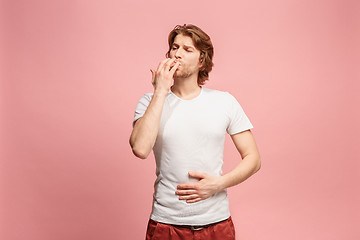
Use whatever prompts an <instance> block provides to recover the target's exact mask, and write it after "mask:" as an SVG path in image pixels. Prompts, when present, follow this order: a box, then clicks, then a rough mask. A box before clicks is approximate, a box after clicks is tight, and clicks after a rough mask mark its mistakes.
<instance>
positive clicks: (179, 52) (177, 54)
mask: <svg viewBox="0 0 360 240" xmlns="http://www.w3.org/2000/svg"><path fill="white" fill-rule="evenodd" d="M175 57H176V58H181V50H180V48H178V49H176V51H175Z"/></svg>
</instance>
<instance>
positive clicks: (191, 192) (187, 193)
mask: <svg viewBox="0 0 360 240" xmlns="http://www.w3.org/2000/svg"><path fill="white" fill-rule="evenodd" d="M194 193H196V190H178V191H176V192H175V194H176V195H181V196H182V195H190V194H194Z"/></svg>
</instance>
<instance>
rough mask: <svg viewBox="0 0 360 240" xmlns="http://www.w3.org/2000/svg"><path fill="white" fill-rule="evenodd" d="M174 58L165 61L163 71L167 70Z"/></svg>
mask: <svg viewBox="0 0 360 240" xmlns="http://www.w3.org/2000/svg"><path fill="white" fill-rule="evenodd" d="M175 60H176V58H170V60H169V61H167V62H166V63H165V65H164V67H163V70H164V71H165V72H169V70H170V66H171V64H172V63H173V62H174V61H175Z"/></svg>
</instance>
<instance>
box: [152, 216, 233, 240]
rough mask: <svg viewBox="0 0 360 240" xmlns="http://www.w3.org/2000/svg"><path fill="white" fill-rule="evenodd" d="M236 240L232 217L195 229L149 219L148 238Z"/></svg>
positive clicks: (161, 239) (159, 239)
mask: <svg viewBox="0 0 360 240" xmlns="http://www.w3.org/2000/svg"><path fill="white" fill-rule="evenodd" d="M188 239H191V240H217V239H220V240H235V228H234V224H233V222H232V220H231V217H229V218H228V219H226V220H225V221H222V222H220V223H217V224H215V225H211V226H209V227H206V228H203V229H200V230H193V229H190V228H186V227H179V226H174V225H170V224H165V223H160V222H157V221H154V220H152V219H150V220H149V223H148V226H147V231H146V240H188Z"/></svg>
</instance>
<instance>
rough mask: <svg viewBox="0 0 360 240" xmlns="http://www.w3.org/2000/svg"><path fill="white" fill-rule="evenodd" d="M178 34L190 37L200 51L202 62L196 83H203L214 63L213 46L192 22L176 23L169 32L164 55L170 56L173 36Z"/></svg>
mask: <svg viewBox="0 0 360 240" xmlns="http://www.w3.org/2000/svg"><path fill="white" fill-rule="evenodd" d="M178 34H182V35H184V36H188V37H191V39H192V40H193V43H194V46H195V47H196V48H197V49H198V50H199V51H200V59H199V61H200V62H203V65H202V67H201V68H200V69H199V74H198V80H197V81H198V85H204V84H205V81H206V80H208V79H209V72H211V70H212V67H213V66H214V63H213V61H212V59H213V56H214V47H213V45H212V42H211V40H210V37H209V35H207V34H206V33H205V32H204V31H203V30H201V29H200V28H199V27H197V26H195V25H192V24H184V25H176V26H175V27H174V29H173V30H172V31H171V32H170V33H169V37H168V42H169V51H168V52H167V53H166V57H169V56H170V51H171V46H172V44H173V43H174V40H175V37H176V36H177V35H178Z"/></svg>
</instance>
